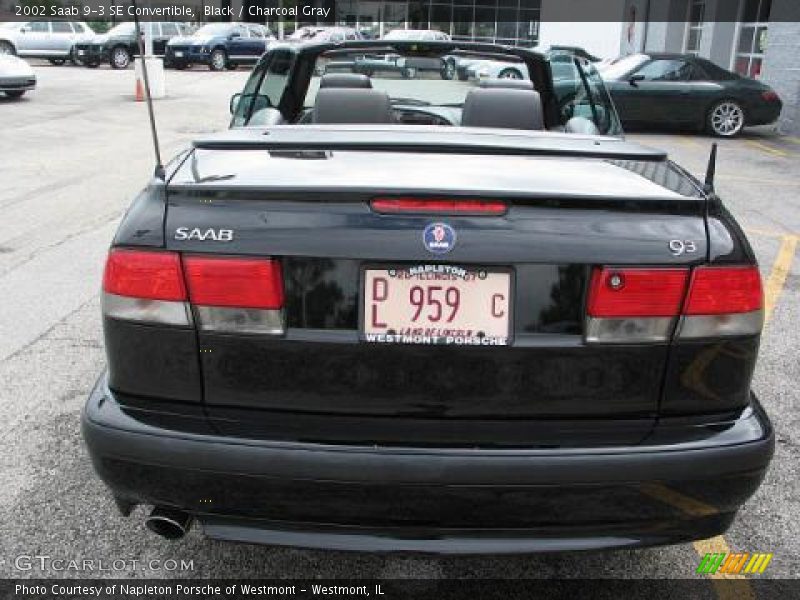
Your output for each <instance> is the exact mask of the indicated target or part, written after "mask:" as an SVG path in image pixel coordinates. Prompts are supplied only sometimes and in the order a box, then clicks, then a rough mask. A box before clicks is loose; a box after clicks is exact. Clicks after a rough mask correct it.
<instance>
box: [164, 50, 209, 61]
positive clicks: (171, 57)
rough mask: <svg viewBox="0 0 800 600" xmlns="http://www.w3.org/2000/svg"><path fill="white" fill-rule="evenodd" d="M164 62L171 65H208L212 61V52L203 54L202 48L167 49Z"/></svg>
mask: <svg viewBox="0 0 800 600" xmlns="http://www.w3.org/2000/svg"><path fill="white" fill-rule="evenodd" d="M164 60H165V61H166V62H168V63H170V64H208V63H209V62H210V61H211V52H210V51H208V52H203V49H202V47H194V46H192V47H183V48H169V47H167V50H166V53H165V54H164Z"/></svg>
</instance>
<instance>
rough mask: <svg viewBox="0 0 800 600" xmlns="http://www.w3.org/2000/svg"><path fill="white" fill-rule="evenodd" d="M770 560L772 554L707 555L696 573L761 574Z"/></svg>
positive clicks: (721, 553)
mask: <svg viewBox="0 0 800 600" xmlns="http://www.w3.org/2000/svg"><path fill="white" fill-rule="evenodd" d="M771 560H772V553H769V554H767V553H763V552H756V553H754V554H750V553H749V552H741V553H739V554H726V553H725V552H719V553H716V554H713V553H709V554H706V555H705V556H704V557H703V560H702V561H700V565H699V566H698V567H697V571H696V573H704V574H710V575H714V574H715V573H727V574H729V575H738V574H742V573H759V574H760V573H763V572H764V571H765V570H766V568H767V565H768V564H769V562H770V561H771Z"/></svg>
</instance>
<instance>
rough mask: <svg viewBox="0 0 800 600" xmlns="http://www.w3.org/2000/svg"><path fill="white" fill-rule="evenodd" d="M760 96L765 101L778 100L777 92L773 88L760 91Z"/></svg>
mask: <svg viewBox="0 0 800 600" xmlns="http://www.w3.org/2000/svg"><path fill="white" fill-rule="evenodd" d="M761 97H762V98H763V99H764V100H766V101H767V102H775V100H778V99H779V97H778V93H777V92H776V91H775V90H766V91H763V92H761Z"/></svg>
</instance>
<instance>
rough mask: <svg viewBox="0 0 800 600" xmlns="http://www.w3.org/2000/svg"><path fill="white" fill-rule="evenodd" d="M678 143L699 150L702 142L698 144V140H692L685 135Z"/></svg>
mask: <svg viewBox="0 0 800 600" xmlns="http://www.w3.org/2000/svg"><path fill="white" fill-rule="evenodd" d="M678 141H679V142H680V143H682V144H685V145H687V146H689V147H690V148H699V147H700V142H698V141H697V140H693V139H692V138H690V137H687V136H685V135H682V136H681V137H679V138H678Z"/></svg>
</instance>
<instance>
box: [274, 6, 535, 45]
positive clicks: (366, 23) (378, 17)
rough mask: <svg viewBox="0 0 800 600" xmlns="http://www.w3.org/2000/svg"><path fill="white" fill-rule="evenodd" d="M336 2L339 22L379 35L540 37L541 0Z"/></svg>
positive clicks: (527, 40) (510, 40) (522, 41)
mask: <svg viewBox="0 0 800 600" xmlns="http://www.w3.org/2000/svg"><path fill="white" fill-rule="evenodd" d="M284 2H287V3H288V2H289V0H284ZM335 6H336V22H337V23H339V24H342V25H345V24H347V25H350V26H356V27H358V28H359V29H360V30H361V31H362V33H368V34H370V35H371V36H374V37H382V36H383V35H385V34H387V33H389V31H391V30H392V29H436V30H438V31H442V32H444V33H447V34H450V35H451V36H453V38H454V39H456V40H465V41H467V40H469V41H480V42H497V43H501V44H510V45H514V46H526V47H530V46H535V45H536V43H537V41H538V37H539V20H540V16H541V0H338V1H337V2H336V3H335ZM356 15H357V18H356Z"/></svg>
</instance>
